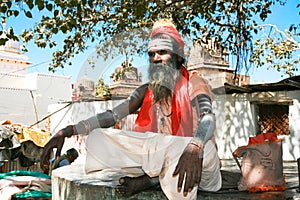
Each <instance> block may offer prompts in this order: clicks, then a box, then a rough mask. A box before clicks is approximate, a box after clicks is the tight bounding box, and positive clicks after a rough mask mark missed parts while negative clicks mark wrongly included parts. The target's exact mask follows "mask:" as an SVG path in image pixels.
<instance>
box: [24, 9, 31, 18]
mask: <svg viewBox="0 0 300 200" xmlns="http://www.w3.org/2000/svg"><path fill="white" fill-rule="evenodd" d="M24 12H25V15H26V17H28V18H32V14H31V12H30V11H25V10H24Z"/></svg>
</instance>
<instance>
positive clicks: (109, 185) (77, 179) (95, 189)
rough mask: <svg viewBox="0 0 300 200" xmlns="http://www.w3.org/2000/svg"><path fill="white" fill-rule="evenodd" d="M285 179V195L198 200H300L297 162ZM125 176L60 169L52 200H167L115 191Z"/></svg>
mask: <svg viewBox="0 0 300 200" xmlns="http://www.w3.org/2000/svg"><path fill="white" fill-rule="evenodd" d="M222 163H223V166H222V169H221V170H225V171H230V172H237V173H238V172H239V169H238V167H237V165H236V163H235V161H233V160H222ZM283 166H284V175H285V177H286V183H287V185H286V186H287V189H286V191H283V192H263V193H249V192H240V191H238V190H236V189H234V188H232V189H230V188H226V189H225V188H224V189H222V190H221V191H219V192H215V193H212V192H198V198H197V199H213V200H227V199H228V200H234V199H253V200H254V199H270V200H277V199H278V200H279V199H294V200H296V199H297V200H300V193H298V192H297V188H299V180H298V169H297V162H292V161H291V162H284V164H283ZM122 176H124V174H122V173H121V172H120V173H119V174H117V173H112V172H111V171H109V170H107V171H106V172H105V173H103V172H95V173H92V174H85V172H84V169H83V165H69V166H65V167H61V168H58V169H56V170H54V171H53V175H52V199H53V200H96V199H97V200H99V199H105V200H106V199H107V200H110V199H111V200H125V199H141V200H143V199H145V200H149V199H151V200H156V199H157V200H158V199H159V200H166V199H167V198H166V197H165V195H164V194H163V192H162V191H160V190H147V191H143V192H140V193H138V194H136V195H134V196H132V197H129V198H128V197H122V196H120V195H118V194H117V193H116V191H115V189H114V187H115V186H116V185H117V184H118V181H117V180H118V178H119V177H122Z"/></svg>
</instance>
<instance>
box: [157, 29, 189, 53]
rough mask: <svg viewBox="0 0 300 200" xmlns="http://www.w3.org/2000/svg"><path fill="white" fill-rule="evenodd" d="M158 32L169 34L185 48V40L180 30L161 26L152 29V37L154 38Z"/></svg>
mask: <svg viewBox="0 0 300 200" xmlns="http://www.w3.org/2000/svg"><path fill="white" fill-rule="evenodd" d="M157 34H167V35H169V36H171V37H172V38H173V39H174V40H175V41H176V42H177V43H178V45H179V46H180V47H181V48H182V49H183V48H184V42H183V40H182V39H181V36H180V34H179V32H178V31H177V30H176V29H175V28H174V27H172V26H159V27H157V28H156V29H154V30H153V31H152V33H151V38H153V37H154V36H155V35H157Z"/></svg>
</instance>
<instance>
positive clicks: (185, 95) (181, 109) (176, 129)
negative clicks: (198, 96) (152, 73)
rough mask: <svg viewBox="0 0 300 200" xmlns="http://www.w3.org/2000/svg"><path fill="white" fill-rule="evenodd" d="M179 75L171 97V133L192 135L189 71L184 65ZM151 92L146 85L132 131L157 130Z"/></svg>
mask: <svg viewBox="0 0 300 200" xmlns="http://www.w3.org/2000/svg"><path fill="white" fill-rule="evenodd" d="M181 75H182V76H180V78H179V79H178V81H177V83H176V85H175V91H174V93H173V99H172V116H171V120H172V135H176V136H186V137H192V136H193V118H192V107H191V102H190V96H189V91H188V81H189V73H188V71H187V70H186V68H185V67H182V69H181ZM153 97H154V95H153V92H152V90H151V89H150V87H148V89H147V91H146V95H145V98H144V101H143V104H142V107H141V109H140V112H139V115H138V117H137V119H136V121H135V126H134V131H137V132H143V133H144V132H147V131H151V132H157V116H156V113H155V111H154V110H153V106H152V105H153Z"/></svg>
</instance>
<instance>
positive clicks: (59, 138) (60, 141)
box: [40, 126, 73, 173]
mask: <svg viewBox="0 0 300 200" xmlns="http://www.w3.org/2000/svg"><path fill="white" fill-rule="evenodd" d="M72 135H73V126H67V127H66V128H64V129H62V130H60V131H58V133H56V134H55V135H54V136H53V137H52V138H51V139H50V140H49V142H48V143H47V144H46V145H45V147H44V149H43V153H42V156H41V162H40V167H41V169H42V170H43V171H44V172H45V173H46V172H48V171H49V165H50V163H49V160H50V154H51V151H52V150H53V149H54V148H56V154H55V157H58V156H60V153H61V149H62V147H63V145H64V142H65V137H71V136H72Z"/></svg>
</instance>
